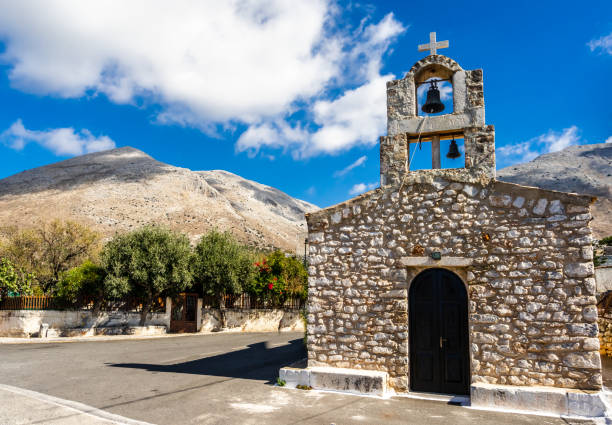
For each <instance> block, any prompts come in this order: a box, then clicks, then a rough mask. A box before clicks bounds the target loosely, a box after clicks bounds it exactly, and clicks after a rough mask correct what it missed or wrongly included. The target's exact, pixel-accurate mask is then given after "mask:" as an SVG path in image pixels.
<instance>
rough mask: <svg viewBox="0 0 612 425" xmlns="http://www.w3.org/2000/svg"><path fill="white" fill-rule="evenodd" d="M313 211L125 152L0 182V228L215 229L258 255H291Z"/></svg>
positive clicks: (234, 181) (228, 178)
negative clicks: (56, 222) (67, 222)
mask: <svg viewBox="0 0 612 425" xmlns="http://www.w3.org/2000/svg"><path fill="white" fill-rule="evenodd" d="M316 209H317V207H316V206H315V205H312V204H309V203H308V202H304V201H301V200H299V199H295V198H292V197H290V196H289V195H287V194H285V193H283V192H281V191H280V190H277V189H275V188H273V187H270V186H265V185H262V184H259V183H256V182H254V181H250V180H246V179H243V178H242V177H240V176H237V175H235V174H232V173H229V172H227V171H221V170H213V171H191V170H189V169H186V168H178V167H173V166H171V165H168V164H164V163H162V162H159V161H156V160H154V159H153V158H151V157H150V156H149V155H147V154H145V153H144V152H142V151H139V150H137V149H134V148H130V147H124V148H119V149H113V150H110V151H105V152H98V153H93V154H88V155H83V156H80V157H75V158H72V159H68V160H66V161H61V162H58V163H55V164H51V165H47V166H44V167H39V168H34V169H31V170H27V171H24V172H21V173H19V174H15V175H13V176H10V177H7V178H5V179H2V180H0V225H11V224H15V225H26V226H27V225H30V224H32V223H36V222H41V221H47V220H50V219H53V218H60V219H71V220H76V221H80V222H83V223H86V224H89V225H91V226H92V227H94V228H96V229H98V230H100V231H101V232H102V233H103V234H104V235H106V236H112V235H113V234H115V233H116V232H123V231H126V230H130V229H134V228H137V227H139V226H141V225H143V224H147V223H157V224H161V225H165V226H168V227H170V228H173V229H176V230H180V231H183V232H185V233H187V234H189V235H190V237H191V238H192V239H196V238H198V237H199V236H200V235H201V234H203V233H205V232H206V231H208V230H210V229H212V228H213V227H217V228H219V229H221V230H230V231H231V232H232V233H234V235H235V236H236V237H237V238H238V239H240V240H241V241H242V242H244V243H247V244H249V245H252V246H257V247H260V248H272V247H277V248H283V249H286V250H290V251H295V250H296V247H298V246H300V245H302V244H303V241H302V240H301V238H303V234H304V232H305V231H306V223H305V220H304V213H305V212H308V211H313V210H316Z"/></svg>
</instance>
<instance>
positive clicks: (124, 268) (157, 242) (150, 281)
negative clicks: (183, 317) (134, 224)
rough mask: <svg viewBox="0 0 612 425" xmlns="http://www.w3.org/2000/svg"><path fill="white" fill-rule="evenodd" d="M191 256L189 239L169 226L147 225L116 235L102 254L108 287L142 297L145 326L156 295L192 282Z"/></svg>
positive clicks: (112, 292) (114, 292)
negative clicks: (165, 227)
mask: <svg viewBox="0 0 612 425" xmlns="http://www.w3.org/2000/svg"><path fill="white" fill-rule="evenodd" d="M190 258H191V246H190V245H189V239H187V237H186V236H185V235H183V234H178V233H174V232H173V231H171V230H168V229H164V228H160V227H154V226H145V227H143V228H141V229H139V230H135V231H133V232H130V233H127V234H124V235H119V236H116V237H115V238H114V239H113V240H111V241H110V242H109V243H107V244H106V246H105V247H104V249H103V250H102V254H101V260H102V265H103V267H104V269H105V270H106V273H107V275H106V277H105V279H104V283H105V285H106V290H107V291H108V292H109V294H110V295H112V296H114V297H120V296H124V295H127V294H131V295H134V296H137V297H140V298H141V299H142V300H143V307H142V312H141V316H140V326H144V324H145V321H146V318H147V315H148V314H149V312H150V310H151V306H152V305H153V300H154V299H155V298H157V297H159V296H162V295H169V296H171V295H174V294H176V293H179V292H181V291H184V290H185V288H187V287H188V286H189V285H190V284H191V281H192V276H191V271H190V263H189V261H190Z"/></svg>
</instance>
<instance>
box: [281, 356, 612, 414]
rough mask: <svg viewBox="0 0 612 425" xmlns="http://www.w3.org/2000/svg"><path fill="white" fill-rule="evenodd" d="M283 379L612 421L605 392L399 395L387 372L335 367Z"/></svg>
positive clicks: (498, 389) (505, 388)
mask: <svg viewBox="0 0 612 425" xmlns="http://www.w3.org/2000/svg"><path fill="white" fill-rule="evenodd" d="M279 378H280V379H281V380H283V381H285V385H286V386H287V387H288V388H295V387H297V386H298V385H299V386H305V387H310V388H312V389H313V390H321V391H335V392H343V393H349V394H357V395H366V396H379V397H385V398H388V397H406V398H414V399H422V400H431V401H438V402H443V403H446V404H454V405H458V406H462V407H468V408H472V409H479V410H492V411H503V412H514V413H523V414H534V415H539V416H554V417H562V418H575V419H594V418H602V419H603V418H606V419H608V418H610V415H611V414H612V406H610V405H609V403H608V400H607V396H606V395H607V394H606V393H605V392H604V391H586V390H575V389H568V388H555V387H520V386H512V385H494V384H484V383H477V384H472V386H471V388H470V395H469V396H463V395H452V394H437V393H421V392H413V391H411V392H407V393H395V392H394V391H393V390H390V389H389V388H388V380H389V378H388V374H387V373H386V372H382V371H372V370H361V369H345V368H335V367H306V368H299V367H284V368H282V369H280V371H279Z"/></svg>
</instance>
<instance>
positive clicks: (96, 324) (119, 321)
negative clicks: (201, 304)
mask: <svg viewBox="0 0 612 425" xmlns="http://www.w3.org/2000/svg"><path fill="white" fill-rule="evenodd" d="M43 323H46V324H48V325H49V330H48V333H47V336H74V335H81V334H83V335H84V333H83V329H86V328H90V329H96V328H97V329H100V331H99V332H96V331H93V334H110V333H112V331H110V330H109V328H116V329H121V328H126V327H137V326H138V325H139V323H140V313H132V312H122V311H117V312H100V313H99V314H98V315H97V316H96V317H95V318H94V317H93V316H92V312H91V311H85V310H83V311H63V310H1V311H0V337H26V338H27V337H32V336H38V332H39V330H40V326H41V325H42V324H43ZM145 326H149V327H156V326H163V327H166V328H169V327H170V314H168V313H149V315H148V317H147V321H146V322H145ZM102 329H105V331H102ZM85 334H87V333H85Z"/></svg>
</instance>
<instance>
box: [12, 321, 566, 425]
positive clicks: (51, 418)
mask: <svg viewBox="0 0 612 425" xmlns="http://www.w3.org/2000/svg"><path fill="white" fill-rule="evenodd" d="M301 336H302V335H301V334H299V333H283V334H276V333H267V334H266V333H258V334H257V333H241V334H213V335H197V336H185V337H177V338H160V339H146V340H142V339H141V340H116V341H97V342H75V343H47V344H21V345H9V344H4V345H0V359H1V361H0V384H4V386H0V406H7V407H2V408H1V409H0V424H16V423H55V424H60V423H62V424H64V423H65V424H68V423H111V422H108V420H112V418H111V419H109V418H108V417H107V418H104V417H100V416H99V415H98V413H99V411H98V410H96V409H99V410H101V411H102V412H103V413H104V412H108V413H110V414H113V415H120V416H123V417H126V418H132V419H134V420H138V421H145V422H149V423H154V424H224V425H225V424H326V425H327V424H332V423H334V424H336V425H341V424H380V423H385V424H390V425H393V424H400V423H401V424H406V423H414V424H472V423H478V424H495V425H504V424H567V423H568V422H566V421H564V420H562V419H555V418H547V417H538V416H528V415H518V414H504V413H493V412H485V411H479V410H473V409H468V408H464V407H458V406H452V405H447V404H444V403H441V402H433V401H426V400H415V399H408V398H403V397H402V398H400V397H396V398H392V399H389V400H381V399H377V398H371V397H358V396H349V395H343V394H333V393H320V392H315V391H302V390H289V389H286V388H280V387H275V386H274V385H273V383H274V381H275V379H276V377H277V376H278V369H279V368H280V367H281V366H283V365H286V364H289V363H292V362H294V361H296V360H298V359H300V358H302V357H303V356H304V354H305V353H304V350H303V348H302V342H301ZM8 386H12V387H19V388H23V389H27V390H31V391H36V392H38V393H41V394H43V395H41V396H37V395H36V394H33V393H27V392H26V393H25V394H19V391H17V390H13V391H11V390H10V387H8ZM7 389H8V390H7ZM15 391H17V392H15ZM47 396H51V397H47ZM53 397H56V398H59V399H63V400H67V401H66V403H68V404H67V405H66V404H62V403H63V402H62V401H61V400H58V399H55V398H53ZM70 401H74V402H77V404H75V405H71V404H69V403H70ZM37 403H38V404H37ZM78 403H82V404H78ZM84 405H86V406H84ZM79 406H80V407H79ZM87 406H91V408H88V407H87ZM54 407H57V408H58V409H59V410H57V409H55V410H54ZM94 408H95V409H94ZM45 409H46V410H45ZM61 409H64V410H61ZM83 410H85V411H87V412H89V413H88V415H82V413H81V412H82V411H83ZM20 412H21V413H20ZM36 412H38V413H37V414H34V413H36ZM41 415H42V416H43V418H42V420H41V418H40V416H41ZM46 415H48V417H47V416H46ZM79 415H81V416H79ZM115 418H116V417H115ZM45 419H46V420H45ZM115 422H121V421H115Z"/></svg>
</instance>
